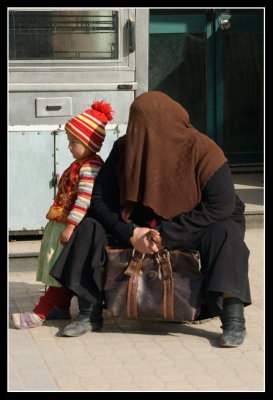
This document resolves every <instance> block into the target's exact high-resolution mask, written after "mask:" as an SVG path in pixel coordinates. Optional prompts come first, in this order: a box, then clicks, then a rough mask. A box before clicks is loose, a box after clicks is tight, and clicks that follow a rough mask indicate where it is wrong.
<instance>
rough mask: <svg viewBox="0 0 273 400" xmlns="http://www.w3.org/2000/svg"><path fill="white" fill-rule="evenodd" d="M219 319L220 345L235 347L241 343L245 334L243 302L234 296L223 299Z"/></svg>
mask: <svg viewBox="0 0 273 400" xmlns="http://www.w3.org/2000/svg"><path fill="white" fill-rule="evenodd" d="M220 319H221V322H222V324H223V325H222V329H223V333H222V335H221V336H220V338H219V342H220V346H221V347H237V346H239V345H240V344H242V343H243V341H244V338H245V336H246V329H245V318H244V303H243V302H242V301H241V300H239V299H237V298H235V297H229V298H226V299H224V300H223V310H222V312H221V315H220Z"/></svg>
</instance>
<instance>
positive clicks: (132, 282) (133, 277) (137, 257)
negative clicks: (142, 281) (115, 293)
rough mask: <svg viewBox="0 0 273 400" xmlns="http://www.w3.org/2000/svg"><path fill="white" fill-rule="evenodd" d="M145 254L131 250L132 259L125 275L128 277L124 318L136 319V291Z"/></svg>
mask: <svg viewBox="0 0 273 400" xmlns="http://www.w3.org/2000/svg"><path fill="white" fill-rule="evenodd" d="M144 257H145V254H142V253H140V252H139V251H137V250H135V249H134V250H133V254H132V258H131V260H130V262H129V264H128V267H127V269H126V271H125V274H126V275H127V276H129V282H128V290H127V302H126V317H127V318H137V290H138V282H139V276H140V270H141V267H142V260H143V258H144Z"/></svg>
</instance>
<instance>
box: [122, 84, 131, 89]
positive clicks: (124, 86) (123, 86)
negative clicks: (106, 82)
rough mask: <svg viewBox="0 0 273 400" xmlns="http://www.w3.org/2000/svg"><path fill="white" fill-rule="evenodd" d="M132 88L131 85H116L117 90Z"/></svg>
mask: <svg viewBox="0 0 273 400" xmlns="http://www.w3.org/2000/svg"><path fill="white" fill-rule="evenodd" d="M132 89H133V85H126V84H124V85H118V90H132Z"/></svg>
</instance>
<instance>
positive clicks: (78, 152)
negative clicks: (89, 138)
mask: <svg viewBox="0 0 273 400" xmlns="http://www.w3.org/2000/svg"><path fill="white" fill-rule="evenodd" d="M66 134H67V139H68V141H69V144H68V148H69V150H70V152H71V154H72V156H73V157H74V158H75V159H76V160H80V159H84V158H86V157H88V156H90V154H92V151H91V150H89V149H88V148H87V147H86V146H84V144H83V143H82V142H81V141H80V140H79V139H77V138H76V137H75V136H74V135H71V133H69V132H66Z"/></svg>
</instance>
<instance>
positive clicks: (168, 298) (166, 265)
mask: <svg viewBox="0 0 273 400" xmlns="http://www.w3.org/2000/svg"><path fill="white" fill-rule="evenodd" d="M156 258H157V261H158V263H159V264H160V267H161V272H162V278H163V317H164V319H167V320H174V288H173V275H172V265H171V261H170V253H169V252H168V250H167V249H163V250H160V251H159V252H158V253H157V254H156Z"/></svg>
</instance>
